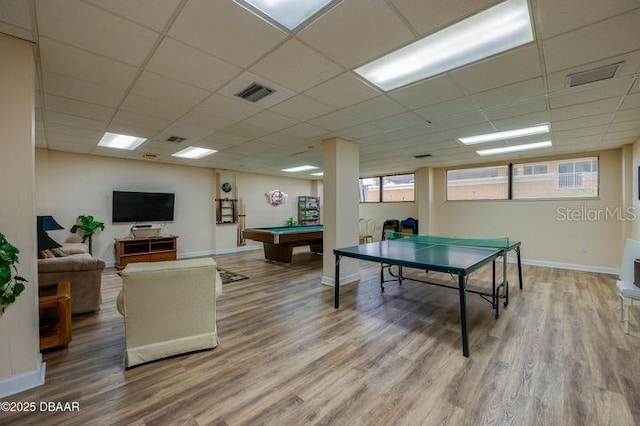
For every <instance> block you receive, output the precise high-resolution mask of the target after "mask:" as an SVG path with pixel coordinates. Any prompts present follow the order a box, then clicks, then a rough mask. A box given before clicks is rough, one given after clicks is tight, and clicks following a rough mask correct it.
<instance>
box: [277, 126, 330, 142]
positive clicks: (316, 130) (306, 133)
mask: <svg viewBox="0 0 640 426" xmlns="http://www.w3.org/2000/svg"><path fill="white" fill-rule="evenodd" d="M282 133H285V134H287V135H291V136H296V137H299V138H304V139H310V138H315V137H318V136H321V135H325V134H327V133H328V132H327V130H326V129H323V128H321V127H317V126H313V125H311V124H307V123H300V124H297V125H295V126H293V127H289V128H288V129H284V130H283V131H282Z"/></svg>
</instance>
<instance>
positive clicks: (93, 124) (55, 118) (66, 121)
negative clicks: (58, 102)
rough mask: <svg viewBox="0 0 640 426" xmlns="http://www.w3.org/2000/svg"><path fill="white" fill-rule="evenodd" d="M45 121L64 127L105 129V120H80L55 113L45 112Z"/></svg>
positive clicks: (79, 118) (80, 118)
mask: <svg viewBox="0 0 640 426" xmlns="http://www.w3.org/2000/svg"><path fill="white" fill-rule="evenodd" d="M47 121H48V122H50V123H56V124H63V125H65V126H71V127H78V128H80V129H89V130H104V129H105V128H106V127H107V120H93V119H90V118H82V117H77V116H74V115H68V114H63V113H60V112H55V111H48V112H47Z"/></svg>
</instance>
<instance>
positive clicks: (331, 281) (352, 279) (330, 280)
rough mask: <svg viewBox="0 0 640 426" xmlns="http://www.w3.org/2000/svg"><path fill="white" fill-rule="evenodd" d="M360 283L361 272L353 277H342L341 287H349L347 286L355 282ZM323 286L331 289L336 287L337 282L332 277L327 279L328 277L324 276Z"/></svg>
mask: <svg viewBox="0 0 640 426" xmlns="http://www.w3.org/2000/svg"><path fill="white" fill-rule="evenodd" d="M357 281H360V272H356V273H354V274H351V275H347V276H346V277H342V276H341V277H340V287H342V286H344V285H347V284H351V283H354V282H357ZM321 282H322V284H324V285H330V286H331V287H333V286H334V285H335V282H336V280H335V279H333V278H332V277H327V276H323V277H322V281H321Z"/></svg>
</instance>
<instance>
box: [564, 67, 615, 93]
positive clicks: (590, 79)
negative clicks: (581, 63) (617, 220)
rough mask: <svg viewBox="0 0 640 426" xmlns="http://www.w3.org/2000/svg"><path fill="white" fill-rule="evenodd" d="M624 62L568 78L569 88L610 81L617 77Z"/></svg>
mask: <svg viewBox="0 0 640 426" xmlns="http://www.w3.org/2000/svg"><path fill="white" fill-rule="evenodd" d="M622 64H623V62H619V63H617V64H612V65H606V66H604V67H600V68H594V69H592V70H587V71H581V72H577V73H575V74H569V75H568V76H567V88H570V87H576V86H582V85H583V84H589V83H595V82H596V81H601V80H608V79H610V78H613V77H615V76H616V75H617V74H618V71H619V70H620V66H621V65H622Z"/></svg>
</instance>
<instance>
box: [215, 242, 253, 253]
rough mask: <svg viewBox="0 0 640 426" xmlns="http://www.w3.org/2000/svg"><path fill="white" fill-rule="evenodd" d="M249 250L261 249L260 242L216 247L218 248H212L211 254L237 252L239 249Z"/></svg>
mask: <svg viewBox="0 0 640 426" xmlns="http://www.w3.org/2000/svg"><path fill="white" fill-rule="evenodd" d="M251 250H262V244H249V245H246V246H240V247H231V248H226V249H218V250H214V251H213V254H229V253H239V252H241V251H251Z"/></svg>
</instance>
